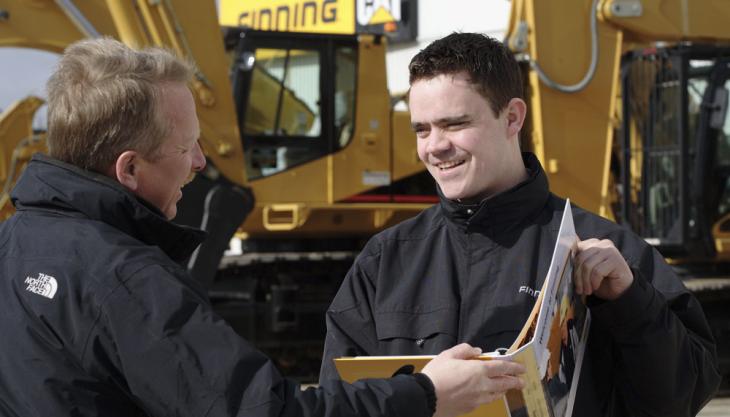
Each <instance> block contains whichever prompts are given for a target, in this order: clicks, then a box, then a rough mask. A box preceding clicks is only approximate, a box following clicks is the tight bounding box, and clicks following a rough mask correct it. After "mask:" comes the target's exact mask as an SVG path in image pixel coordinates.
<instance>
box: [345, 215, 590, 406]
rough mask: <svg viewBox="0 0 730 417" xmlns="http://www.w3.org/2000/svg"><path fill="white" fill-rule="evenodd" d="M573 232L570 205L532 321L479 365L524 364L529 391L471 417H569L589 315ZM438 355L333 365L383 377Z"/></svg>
mask: <svg viewBox="0 0 730 417" xmlns="http://www.w3.org/2000/svg"><path fill="white" fill-rule="evenodd" d="M577 242H578V237H577V235H576V233H575V226H574V224H573V215H572V212H571V209H570V201H566V204H565V211H564V213H563V218H562V221H561V224H560V230H559V232H558V236H557V239H556V244H555V249H554V251H553V257H552V260H551V262H550V267H549V269H548V273H547V275H546V277H545V280H544V283H543V286H542V289H541V291H540V294H539V296H538V299H537V301H536V303H535V307H534V308H533V310H532V312H531V314H530V316H529V318H528V319H527V321H526V323H525V325H524V326H523V328H522V331H521V332H520V334H519V335H518V337H517V339H516V340H515V342H514V343H513V344H512V346H511V347H510V348H509V349H508V351H507V353H506V354H500V353H497V352H490V353H486V354H484V355H482V356H480V358H479V359H481V360H491V359H495V358H498V359H501V360H512V361H516V362H520V363H522V364H524V365H525V367H526V368H527V373H526V374H525V375H524V379H525V388H524V389H522V390H520V391H510V392H508V394H507V396H506V398H505V399H502V400H498V401H495V402H493V403H490V404H487V405H486V406H482V407H479V408H477V409H476V410H474V411H473V412H471V413H469V414H468V416H469V417H477V416H482V417H487V416H490V417H491V416H511V417H570V416H571V414H572V409H573V403H574V399H575V393H576V390H577V386H578V376H579V375H580V369H581V363H582V360H583V353H584V348H585V344H586V339H587V335H588V328H589V326H590V314H589V311H588V309H587V308H586V307H585V304H584V303H583V301H582V299H581V297H579V296H578V295H577V294H575V292H574V286H573V280H572V276H573V262H572V260H573V255H574V254H575V249H576V245H577ZM433 357H434V356H431V355H429V356H360V357H355V358H339V359H336V360H335V366H336V367H337V370H338V372H339V373H340V376H341V377H342V379H343V380H345V381H348V382H352V381H355V380H358V379H362V378H382V377H389V376H392V375H395V374H398V373H410V372H418V371H419V370H420V369H421V368H423V366H425V364H426V363H428V361H429V360H431V359H433Z"/></svg>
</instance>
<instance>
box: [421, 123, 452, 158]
mask: <svg viewBox="0 0 730 417" xmlns="http://www.w3.org/2000/svg"><path fill="white" fill-rule="evenodd" d="M449 149H451V141H450V140H449V138H448V136H447V135H446V134H445V133H444V132H443V131H442V130H441V129H433V130H432V131H431V134H430V135H429V138H428V146H427V147H426V150H427V151H428V152H429V153H436V154H437V153H441V152H445V151H448V150H449Z"/></svg>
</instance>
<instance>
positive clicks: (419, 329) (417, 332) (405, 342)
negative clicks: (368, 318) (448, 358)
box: [375, 307, 458, 354]
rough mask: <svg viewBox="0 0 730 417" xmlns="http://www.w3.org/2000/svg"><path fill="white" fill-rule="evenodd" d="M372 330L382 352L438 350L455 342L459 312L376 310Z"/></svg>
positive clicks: (409, 352) (411, 352)
mask: <svg viewBox="0 0 730 417" xmlns="http://www.w3.org/2000/svg"><path fill="white" fill-rule="evenodd" d="M375 330H376V333H377V337H378V341H379V345H380V349H379V350H380V351H381V354H428V353H438V352H440V351H441V350H443V349H447V348H449V347H451V346H453V345H454V344H455V342H456V335H457V332H458V311H457V310H456V309H455V308H450V307H445V308H439V309H435V310H432V311H426V312H404V311H398V312H375Z"/></svg>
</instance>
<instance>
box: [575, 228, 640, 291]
mask: <svg viewBox="0 0 730 417" xmlns="http://www.w3.org/2000/svg"><path fill="white" fill-rule="evenodd" d="M573 280H574V281H575V291H576V292H577V293H578V294H585V295H591V294H593V295H595V296H596V297H598V298H601V299H604V300H615V299H616V298H618V297H619V296H620V295H621V294H623V293H624V291H626V290H627V289H628V288H629V287H630V286H631V283H632V282H634V274H633V273H632V272H631V269H630V268H629V265H628V264H627V263H626V260H625V259H624V257H623V256H622V255H621V252H619V251H618V249H616V246H614V244H613V242H611V241H610V240H608V239H604V240H598V239H588V240H583V241H580V242H578V253H577V254H576V256H575V269H574V271H573Z"/></svg>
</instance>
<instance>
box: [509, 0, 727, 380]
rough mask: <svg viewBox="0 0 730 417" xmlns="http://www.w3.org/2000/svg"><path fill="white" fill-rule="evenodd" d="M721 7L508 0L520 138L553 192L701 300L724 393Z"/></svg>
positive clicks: (663, 1) (645, 0)
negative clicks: (521, 109) (523, 102)
mask: <svg viewBox="0 0 730 417" xmlns="http://www.w3.org/2000/svg"><path fill="white" fill-rule="evenodd" d="M728 21H730V3H729V2H716V1H710V0H692V1H689V0H579V1H570V2H565V1H562V2H545V1H539V0H512V10H511V16H510V21H509V28H508V31H507V34H506V39H505V42H506V43H507V44H508V45H509V47H510V48H511V49H512V50H513V51H514V53H515V54H517V57H518V59H519V60H520V61H521V62H522V63H523V69H524V74H525V76H526V77H525V78H526V84H527V92H528V93H527V96H528V100H529V108H530V109H529V112H528V118H529V120H528V126H527V128H526V129H524V131H523V137H522V138H521V142H522V145H523V146H524V147H525V148H526V149H530V150H532V151H534V152H535V153H536V154H537V156H538V157H539V158H540V160H541V161H542V162H543V165H544V166H545V169H546V171H547V172H548V177H549V180H550V184H551V188H552V190H553V191H555V192H556V193H557V194H560V195H563V196H568V197H570V198H571V200H574V201H575V202H576V203H577V204H579V205H581V206H583V207H584V208H587V209H589V210H592V211H594V212H596V213H599V214H601V215H603V216H605V217H607V218H611V219H614V220H615V221H617V222H618V223H621V224H624V225H626V226H627V227H629V228H631V229H633V230H634V231H635V232H636V233H638V234H639V235H640V236H641V237H643V238H644V239H645V240H646V241H647V242H649V243H650V244H652V245H653V246H654V247H655V248H656V249H657V250H659V251H660V252H661V253H662V254H663V255H664V256H665V257H667V259H668V260H669V262H670V263H671V264H672V265H673V266H674V267H675V269H676V270H677V271H678V272H679V273H680V275H681V276H682V277H683V279H684V282H685V284H686V285H687V286H688V287H689V288H690V289H691V290H693V292H694V293H695V295H696V296H697V297H698V298H699V300H700V302H701V303H702V305H703V308H704V310H705V314H706V316H707V318H708V320H709V322H710V326H711V327H712V330H713V334H714V336H715V339H716V342H717V346H718V353H719V357H720V368H721V372H722V373H723V375H724V381H723V390H724V391H725V392H728V389H730V384H729V381H730V308H728V306H729V305H730V262H729V261H730V240H728V239H729V238H730V118H728V115H727V110H728V94H729V91H730V33H728V32H727V28H726V26H727V22H728Z"/></svg>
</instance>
